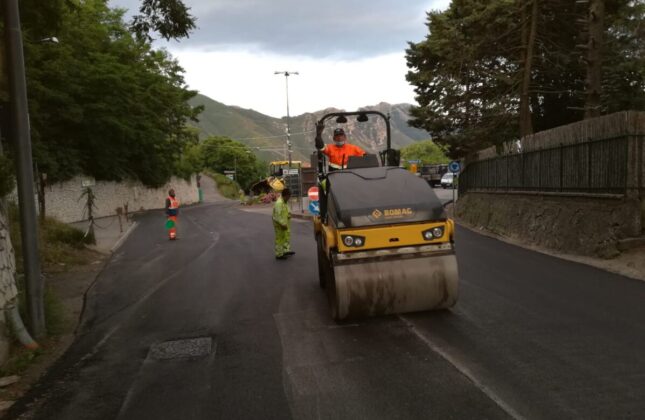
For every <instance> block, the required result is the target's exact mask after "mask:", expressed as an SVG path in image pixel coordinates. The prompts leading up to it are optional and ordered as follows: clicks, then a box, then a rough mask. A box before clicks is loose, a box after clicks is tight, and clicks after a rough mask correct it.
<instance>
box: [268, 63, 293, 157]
mask: <svg viewBox="0 0 645 420" xmlns="http://www.w3.org/2000/svg"><path fill="white" fill-rule="evenodd" d="M274 74H282V75H284V80H285V81H286V85H287V153H288V160H289V169H291V127H290V123H289V76H292V75H298V74H299V73H298V72H297V71H276V72H275V73H274Z"/></svg>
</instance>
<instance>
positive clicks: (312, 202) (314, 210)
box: [307, 187, 320, 216]
mask: <svg viewBox="0 0 645 420" xmlns="http://www.w3.org/2000/svg"><path fill="white" fill-rule="evenodd" d="M307 196H308V197H309V212H310V213H311V214H313V215H314V216H319V215H320V202H319V201H318V200H319V198H320V196H319V190H318V187H311V188H309V190H308V191H307Z"/></svg>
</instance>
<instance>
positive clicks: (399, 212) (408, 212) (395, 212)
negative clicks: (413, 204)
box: [383, 207, 414, 217]
mask: <svg viewBox="0 0 645 420" xmlns="http://www.w3.org/2000/svg"><path fill="white" fill-rule="evenodd" d="M383 214H384V215H385V217H405V216H412V215H413V214H414V212H413V211H412V209H411V208H409V207H408V208H406V209H388V210H384V211H383Z"/></svg>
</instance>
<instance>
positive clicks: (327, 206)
mask: <svg viewBox="0 0 645 420" xmlns="http://www.w3.org/2000/svg"><path fill="white" fill-rule="evenodd" d="M354 116H356V117H358V118H357V120H358V121H359V122H366V121H368V120H369V118H370V117H369V116H373V117H374V118H382V119H384V120H385V128H386V136H387V138H386V140H387V149H386V150H384V151H382V152H380V153H379V155H378V156H377V155H369V154H368V155H365V156H363V157H350V158H349V159H347V164H346V165H344V166H345V168H344V169H341V170H335V171H331V170H329V171H328V170H327V168H326V163H325V158H324V154H323V153H322V151H323V147H337V146H335V145H333V144H331V145H327V146H324V142H323V140H322V134H323V131H324V128H325V122H328V121H330V120H332V119H335V121H336V123H338V124H342V123H346V122H347V118H348V117H354ZM390 137H391V136H390V121H389V117H387V116H385V115H384V114H382V113H380V112H377V111H359V112H335V113H330V114H326V115H324V116H323V117H322V118H321V119H320V120H319V121H318V122H317V124H316V148H317V152H315V153H314V156H313V159H312V160H313V162H315V163H316V164H317V167H318V178H319V197H320V215H319V216H316V217H314V232H315V237H316V242H317V248H318V271H319V277H320V285H321V287H323V288H324V289H326V291H327V295H328V298H329V305H330V308H331V314H332V317H333V318H334V320H335V321H342V320H346V319H350V318H359V317H365V316H372V315H384V314H392V313H403V312H415V311H426V310H431V309H441V308H450V307H452V306H453V305H454V304H455V303H456V301H457V295H458V272H457V259H456V255H455V246H454V231H455V226H454V222H453V221H452V220H451V219H449V218H447V217H446V214H445V212H444V209H443V206H442V204H441V202H440V201H439V200H438V198H437V197H436V195H435V194H434V192H433V190H432V188H431V187H430V186H429V185H428V183H427V182H425V181H424V180H423V179H422V178H420V177H417V176H415V175H414V174H412V173H410V172H409V171H407V170H405V169H403V168H400V167H399V160H400V158H399V153H398V151H396V150H393V149H392V148H391V138H390ZM350 141H351V139H350Z"/></svg>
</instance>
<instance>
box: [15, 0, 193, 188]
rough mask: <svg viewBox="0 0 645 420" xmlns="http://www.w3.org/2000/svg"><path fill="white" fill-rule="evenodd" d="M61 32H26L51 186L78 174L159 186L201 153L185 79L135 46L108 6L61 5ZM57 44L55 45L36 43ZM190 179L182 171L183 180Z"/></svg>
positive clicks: (141, 43)
mask: <svg viewBox="0 0 645 420" xmlns="http://www.w3.org/2000/svg"><path fill="white" fill-rule="evenodd" d="M56 12H57V25H56V26H57V29H56V31H55V32H53V33H52V32H49V33H46V32H43V30H42V28H41V27H40V26H39V24H40V22H41V21H42V19H41V17H40V16H39V15H38V14H35V13H34V14H33V15H31V17H30V15H27V17H30V19H33V21H32V20H25V21H24V23H23V28H24V38H25V57H26V67H27V83H28V89H29V109H30V117H31V127H32V140H33V145H34V147H33V148H34V160H35V162H36V164H37V165H38V169H39V171H40V172H44V173H46V174H47V177H48V181H60V180H65V179H68V178H70V177H72V176H74V175H77V174H85V175H91V176H94V177H96V178H97V179H103V180H122V179H136V180H140V181H142V182H143V183H144V184H146V185H149V186H158V185H161V184H163V183H165V182H166V181H167V180H168V178H169V177H170V176H171V175H172V174H174V173H176V172H178V168H177V164H178V162H179V161H180V160H181V155H182V152H183V150H184V149H185V148H186V147H187V146H188V145H190V144H191V143H194V141H195V136H194V135H193V134H192V133H190V132H189V131H187V130H186V128H185V125H186V122H187V121H188V120H190V119H195V118H196V116H197V114H198V113H199V111H200V109H193V108H191V107H190V105H188V103H187V101H188V99H190V98H191V97H193V96H194V95H195V92H193V91H190V90H187V89H186V87H185V83H184V79H183V69H182V68H181V67H180V66H179V65H178V63H177V62H176V61H175V60H173V59H172V58H171V57H170V56H169V55H168V53H166V52H164V51H158V50H154V49H153V48H152V47H151V45H150V43H149V41H147V40H144V39H141V38H138V37H135V36H133V35H132V33H131V32H130V31H129V28H128V27H127V25H126V24H125V23H124V21H123V19H122V17H123V16H122V12H121V11H118V10H113V9H110V8H109V7H108V5H107V1H105V0H87V1H84V2H82V3H72V2H61V4H60V5H59V8H58V9H56ZM52 34H54V35H56V37H57V38H58V40H59V43H58V44H51V43H43V42H39V40H41V39H42V38H43V37H44V36H45V35H52ZM182 172H183V173H185V170H183V171H182Z"/></svg>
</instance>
